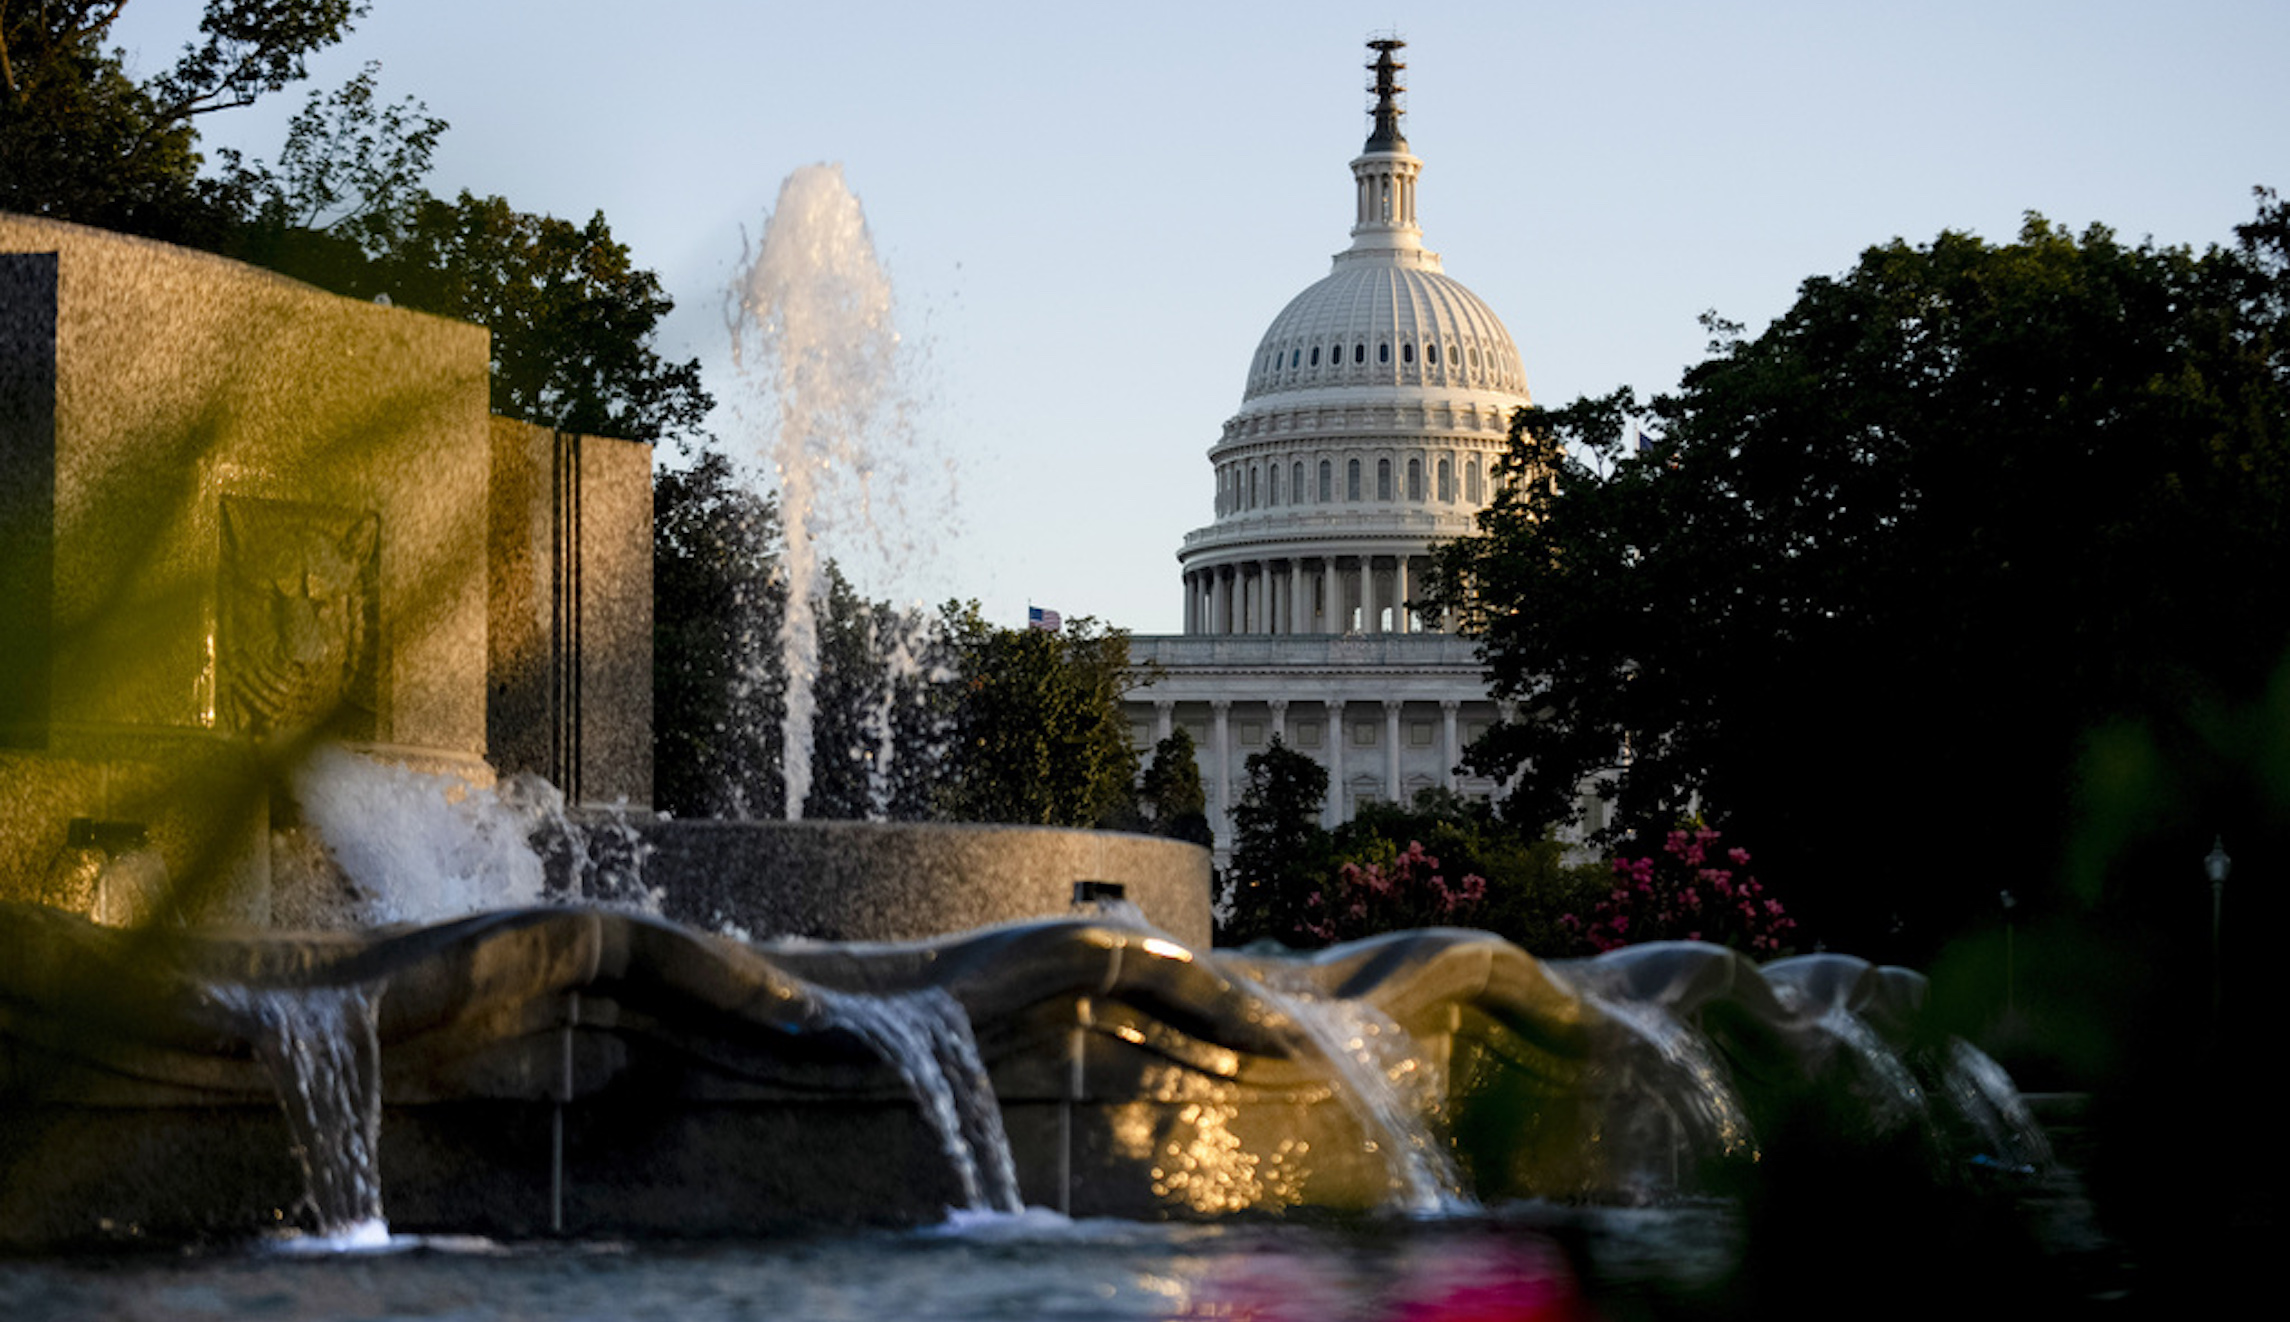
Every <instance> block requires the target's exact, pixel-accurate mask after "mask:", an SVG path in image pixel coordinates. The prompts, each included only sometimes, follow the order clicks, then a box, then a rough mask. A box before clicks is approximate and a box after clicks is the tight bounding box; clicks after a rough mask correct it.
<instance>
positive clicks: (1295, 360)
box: [1288, 349, 1304, 368]
mask: <svg viewBox="0 0 2290 1322" xmlns="http://www.w3.org/2000/svg"><path fill="white" fill-rule="evenodd" d="M1288 365H1289V367H1291V368H1297V367H1302V366H1303V365H1304V351H1303V350H1302V349H1291V350H1289V351H1288Z"/></svg>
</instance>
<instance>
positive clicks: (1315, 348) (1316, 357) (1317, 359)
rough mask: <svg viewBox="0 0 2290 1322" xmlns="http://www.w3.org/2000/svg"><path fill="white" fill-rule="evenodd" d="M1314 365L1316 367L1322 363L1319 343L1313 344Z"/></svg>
mask: <svg viewBox="0 0 2290 1322" xmlns="http://www.w3.org/2000/svg"><path fill="white" fill-rule="evenodd" d="M1312 365H1313V366H1314V367H1318V366H1319V365H1320V346H1319V345H1317V344H1315V345H1313V346H1312Z"/></svg>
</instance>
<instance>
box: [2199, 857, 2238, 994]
mask: <svg viewBox="0 0 2290 1322" xmlns="http://www.w3.org/2000/svg"><path fill="white" fill-rule="evenodd" d="M2233 870H2234V860H2233V859H2232V858H2231V857H2229V856H2228V855H2227V852H2226V837H2225V836H2223V835H2221V836H2214V837H2212V839H2211V847H2210V852H2209V853H2208V854H2205V855H2203V875H2204V876H2206V877H2209V878H2210V1021H2211V1027H2212V1028H2214V1029H2215V1028H2217V1027H2218V1011H2219V1001H2220V989H2221V987H2222V985H2223V983H2224V979H2225V975H2226V966H2225V963H2224V961H2223V960H2222V959H2221V958H2220V956H2219V943H2218V925H2219V924H2218V920H2219V911H2220V910H2221V909H2223V908H2224V907H2225V906H2226V874H2227V873H2229V872H2231V871H2233Z"/></svg>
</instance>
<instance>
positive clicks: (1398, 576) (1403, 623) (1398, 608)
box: [1391, 555, 1408, 633]
mask: <svg viewBox="0 0 2290 1322" xmlns="http://www.w3.org/2000/svg"><path fill="white" fill-rule="evenodd" d="M1407 589H1408V582H1407V557H1406V556H1405V555H1400V556H1395V557H1393V559H1392V569H1391V631H1392V632H1393V633H1406V632H1408V627H1407V597H1408V591H1407Z"/></svg>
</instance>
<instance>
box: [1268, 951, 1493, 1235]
mask: <svg viewBox="0 0 2290 1322" xmlns="http://www.w3.org/2000/svg"><path fill="white" fill-rule="evenodd" d="M1256 991H1257V992H1258V994H1259V995H1261V996H1263V997H1264V998H1265V999H1266V1000H1268V1001H1270V1002H1271V1003H1272V1004H1273V1005H1274V1006H1275V1007H1277V1008H1278V1009H1279V1010H1280V1011H1281V1012H1282V1013H1284V1014H1286V1015H1287V1016H1288V1018H1289V1021H1290V1022H1291V1023H1294V1024H1295V1025H1296V1027H1297V1028H1298V1029H1299V1030H1300V1031H1301V1032H1302V1033H1303V1034H1304V1035H1305V1036H1306V1037H1307V1038H1310V1039H1311V1041H1312V1045H1313V1047H1314V1048H1316V1049H1317V1050H1318V1052H1319V1054H1320V1057H1321V1059H1322V1060H1324V1061H1326V1062H1327V1065H1328V1068H1329V1070H1330V1071H1331V1072H1332V1075H1333V1077H1331V1078H1330V1079H1329V1082H1330V1083H1331V1084H1333V1085H1334V1087H1335V1092H1336V1096H1337V1097H1338V1098H1339V1099H1340V1100H1341V1101H1342V1102H1343V1104H1344V1106H1345V1107H1346V1108H1347V1109H1348V1110H1350V1111H1351V1112H1352V1115H1353V1118H1354V1119H1356V1120H1358V1121H1359V1122H1360V1127H1361V1128H1362V1129H1364V1130H1365V1131H1366V1132H1367V1133H1368V1134H1369V1135H1370V1137H1369V1140H1368V1146H1369V1150H1370V1151H1373V1152H1380V1153H1382V1154H1383V1157H1384V1161H1385V1165H1386V1167H1387V1169H1388V1170H1389V1171H1390V1172H1391V1180H1392V1187H1393V1189H1394V1190H1395V1191H1396V1192H1397V1194H1398V1195H1399V1205H1400V1210H1402V1211H1404V1212H1408V1213H1410V1214H1412V1215H1415V1216H1460V1215H1464V1214H1467V1213H1469V1212H1472V1211H1475V1210H1476V1209H1477V1204H1476V1203H1474V1202H1473V1201H1472V1200H1471V1196H1470V1195H1469V1194H1467V1193H1465V1192H1464V1191H1463V1174H1462V1172H1461V1171H1460V1170H1458V1169H1457V1168H1456V1165H1455V1158H1454V1156H1453V1155H1452V1154H1451V1153H1449V1152H1448V1150H1447V1145H1446V1144H1445V1143H1443V1142H1442V1141H1441V1140H1440V1137H1439V1134H1438V1132H1437V1131H1436V1129H1435V1128H1434V1122H1435V1120H1436V1118H1437V1116H1438V1114H1439V1094H1440V1080H1439V1076H1438V1070H1437V1068H1436V1067H1435V1066H1433V1065H1432V1063H1431V1062H1430V1061H1428V1060H1425V1059H1424V1058H1423V1057H1422V1056H1421V1055H1420V1054H1419V1053H1418V1051H1417V1043H1416V1041H1415V1039H1414V1038H1412V1037H1410V1036H1409V1035H1408V1033H1407V1030H1405V1029H1403V1028H1401V1027H1400V1026H1399V1025H1398V1024H1397V1023H1395V1022H1393V1021H1392V1019H1391V1018H1390V1017H1389V1016H1387V1015H1385V1014H1384V1013H1383V1012H1382V1011H1381V1010H1378V1009H1377V1008H1376V1007H1375V1006H1373V1005H1370V1004H1369V1003H1368V1002H1366V1001H1363V1000H1356V999H1344V998H1341V997H1324V996H1321V995H1319V994H1317V992H1316V991H1314V990H1312V989H1310V988H1308V987H1306V986H1303V985H1300V983H1299V982H1284V983H1283V985H1280V986H1274V985H1271V983H1269V982H1266V981H1262V980H1259V981H1257V982H1256Z"/></svg>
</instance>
